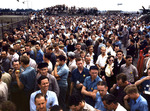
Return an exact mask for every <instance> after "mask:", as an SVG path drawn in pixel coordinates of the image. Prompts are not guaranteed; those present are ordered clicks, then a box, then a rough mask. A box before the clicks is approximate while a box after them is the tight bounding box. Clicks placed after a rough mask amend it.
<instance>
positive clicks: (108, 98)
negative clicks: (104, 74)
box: [102, 94, 117, 105]
mask: <svg viewBox="0 0 150 111" xmlns="http://www.w3.org/2000/svg"><path fill="white" fill-rule="evenodd" d="M102 101H106V104H108V105H110V104H111V103H114V104H117V101H116V97H115V96H114V95H112V94H106V95H105V96H104V97H103V98H102Z"/></svg>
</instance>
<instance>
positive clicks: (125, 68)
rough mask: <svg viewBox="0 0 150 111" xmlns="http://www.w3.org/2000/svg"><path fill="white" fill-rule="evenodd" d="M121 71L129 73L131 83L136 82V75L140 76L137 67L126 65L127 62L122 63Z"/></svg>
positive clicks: (128, 77)
mask: <svg viewBox="0 0 150 111" xmlns="http://www.w3.org/2000/svg"><path fill="white" fill-rule="evenodd" d="M120 73H125V74H126V75H127V80H128V81H129V82H131V83H134V82H135V77H136V78H137V77H138V71H137V68H136V67H135V66H134V65H132V64H131V65H130V66H126V64H123V65H121V68H120Z"/></svg>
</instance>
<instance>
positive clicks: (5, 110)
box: [0, 101, 16, 111]
mask: <svg viewBox="0 0 150 111" xmlns="http://www.w3.org/2000/svg"><path fill="white" fill-rule="evenodd" d="M0 110H1V111H16V106H15V104H14V103H13V102H11V101H4V102H2V103H1V107H0Z"/></svg>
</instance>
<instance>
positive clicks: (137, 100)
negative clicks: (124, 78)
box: [136, 95, 141, 103]
mask: <svg viewBox="0 0 150 111" xmlns="http://www.w3.org/2000/svg"><path fill="white" fill-rule="evenodd" d="M140 99H141V95H140V96H139V97H138V98H137V99H136V103H138V102H139V101H140Z"/></svg>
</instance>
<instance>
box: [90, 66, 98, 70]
mask: <svg viewBox="0 0 150 111" xmlns="http://www.w3.org/2000/svg"><path fill="white" fill-rule="evenodd" d="M90 70H98V67H97V66H91V67H90Z"/></svg>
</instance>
